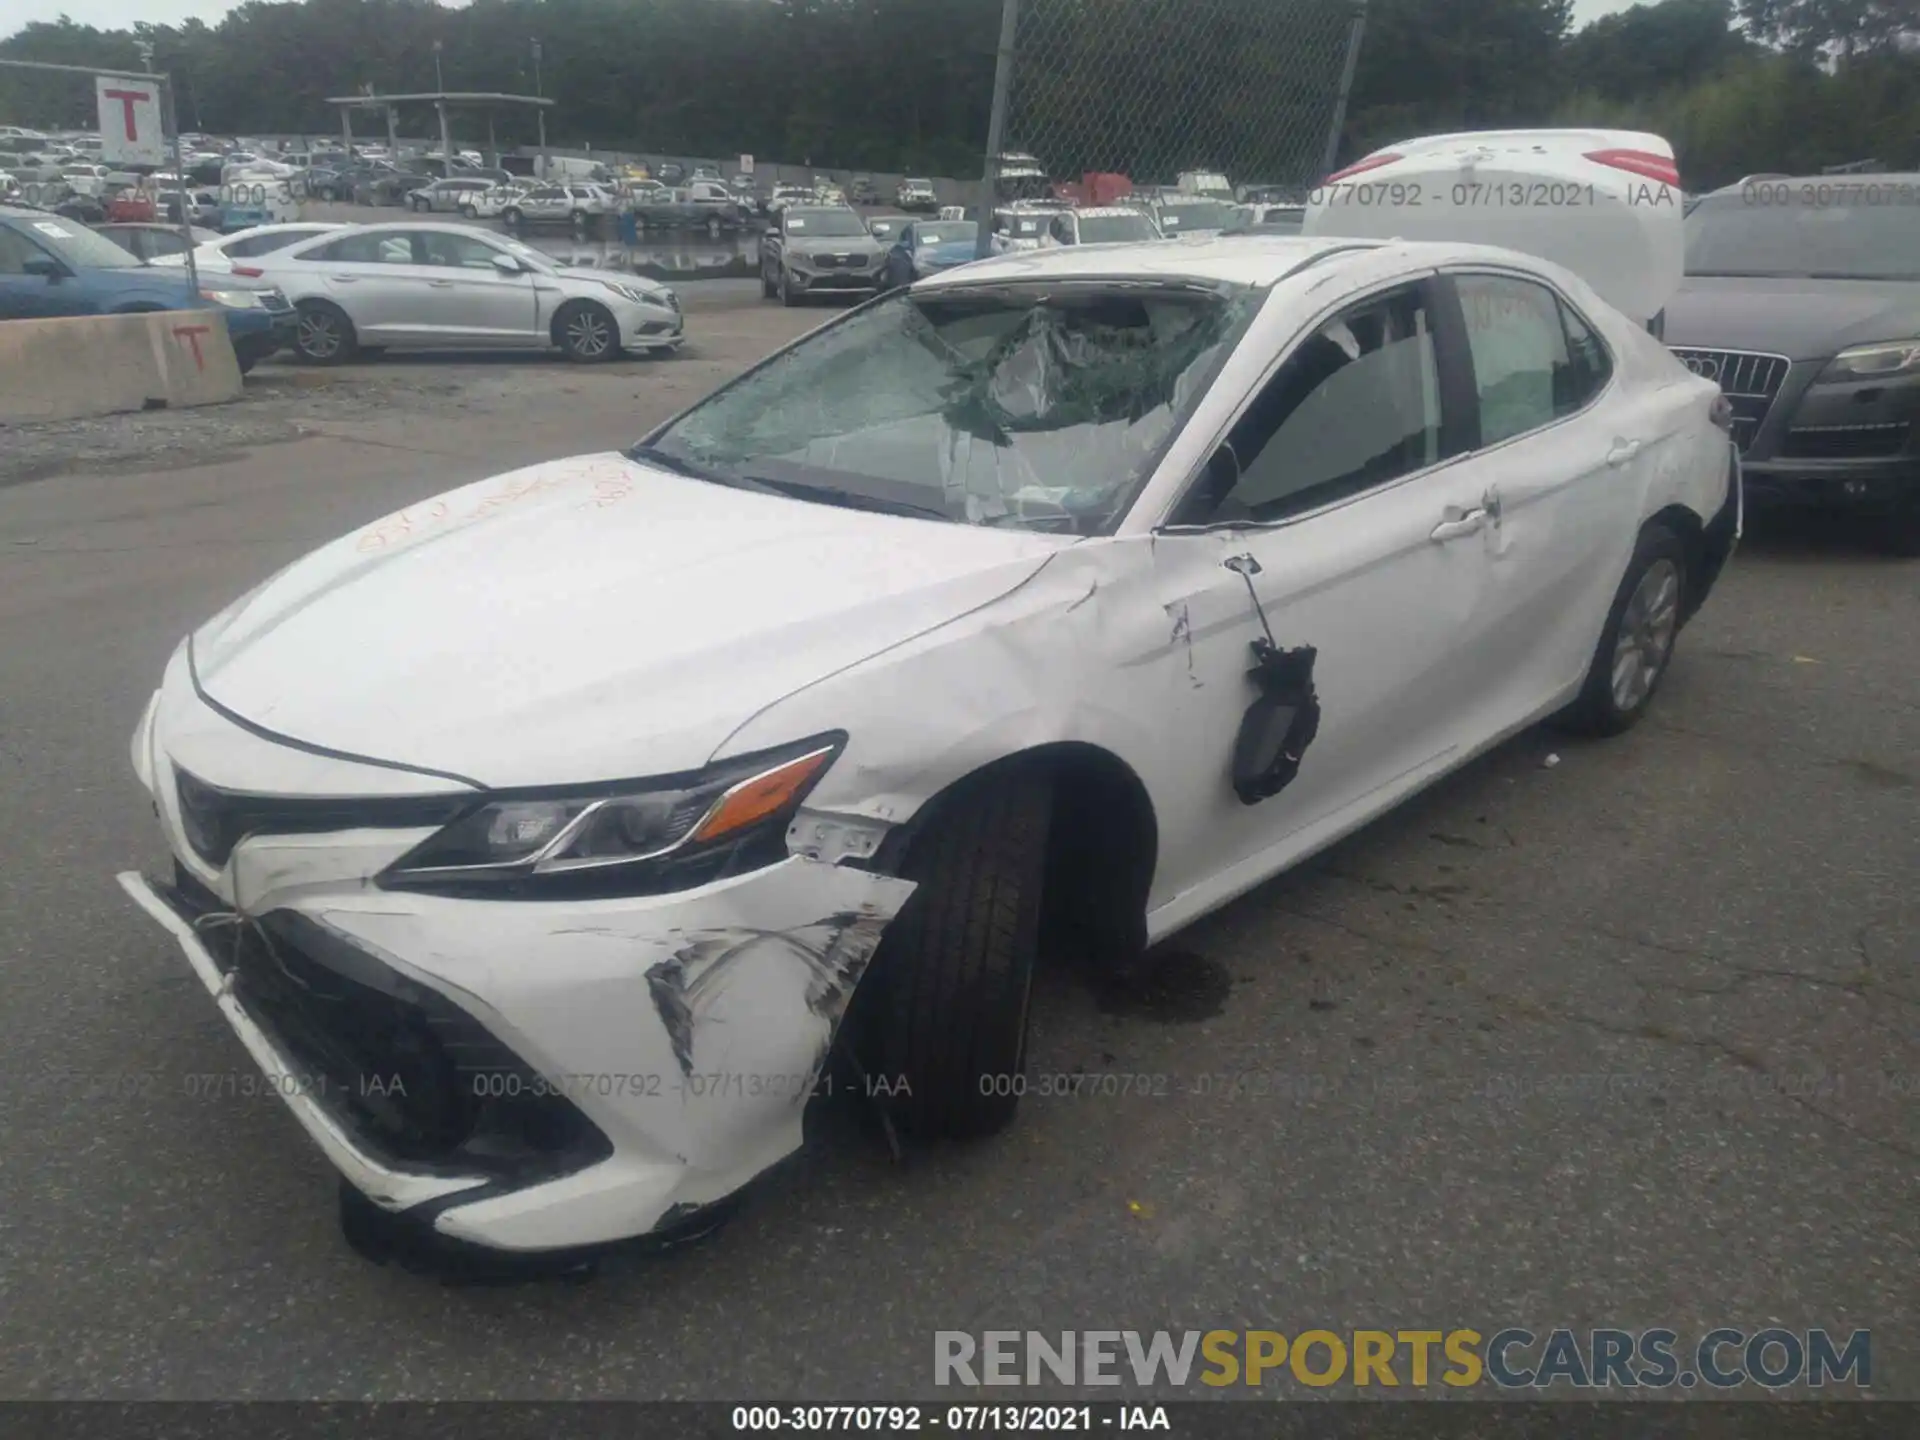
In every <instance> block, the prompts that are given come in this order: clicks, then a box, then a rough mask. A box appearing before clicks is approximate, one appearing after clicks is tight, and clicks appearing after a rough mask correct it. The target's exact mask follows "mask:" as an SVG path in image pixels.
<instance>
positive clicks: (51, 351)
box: [0, 310, 241, 424]
mask: <svg viewBox="0 0 1920 1440" xmlns="http://www.w3.org/2000/svg"><path fill="white" fill-rule="evenodd" d="M240 386H241V381H240V366H239V363H238V362H237V361H236V360H235V359H234V355H233V341H232V339H231V338H229V337H228V335H227V317H226V316H225V315H223V314H221V313H220V312H219V311H218V310H161V311H153V312H149V313H146V314H140V315H90V316H83V317H79V318H76V319H71V320H4V321H0V420H4V421H7V422H10V423H13V424H19V423H22V422H27V421H34V420H77V419H79V418H81V417H83V416H87V415H116V414H119V413H121V412H122V411H127V410H158V409H163V408H164V409H177V408H181V407H184V406H189V405H217V404H219V403H220V402H222V401H225V400H237V399H239V398H240Z"/></svg>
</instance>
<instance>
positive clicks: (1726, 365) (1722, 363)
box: [1672, 345, 1788, 453]
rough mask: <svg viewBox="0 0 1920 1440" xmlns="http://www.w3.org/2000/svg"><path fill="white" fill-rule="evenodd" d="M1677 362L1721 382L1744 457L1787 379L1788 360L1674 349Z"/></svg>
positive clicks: (1735, 352) (1755, 353)
mask: <svg viewBox="0 0 1920 1440" xmlns="http://www.w3.org/2000/svg"><path fill="white" fill-rule="evenodd" d="M1672 350H1673V354H1674V358H1675V359H1677V360H1678V361H1679V362H1680V363H1681V364H1682V365H1685V366H1686V367H1687V369H1689V370H1691V371H1692V372H1693V373H1694V374H1696V375H1699V376H1703V377H1704V378H1706V379H1708V380H1714V381H1717V382H1718V383H1719V385H1720V391H1721V393H1722V394H1723V395H1725V396H1726V397H1727V399H1728V400H1729V401H1730V402H1731V403H1732V405H1733V440H1734V443H1735V444H1736V445H1738V446H1739V447H1740V449H1741V451H1742V452H1743V453H1744V452H1745V450H1746V448H1747V447H1748V446H1749V445H1751V444H1752V443H1753V437H1754V436H1755V435H1756V434H1758V433H1759V430H1760V425H1761V423H1762V422H1763V421H1764V420H1765V419H1766V418H1767V412H1768V411H1769V410H1771V409H1772V408H1773V401H1774V397H1775V396H1777V395H1778V394H1779V393H1780V386H1781V384H1782V383H1783V382H1784V381H1785V380H1786V378H1787V366H1788V361H1787V357H1786V356H1784V355H1765V354H1761V353H1760V352H1758V351H1753V350H1697V349H1693V348H1691V347H1688V346H1680V345H1675V346H1673V347H1672Z"/></svg>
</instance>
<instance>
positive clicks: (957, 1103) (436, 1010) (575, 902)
mask: <svg viewBox="0 0 1920 1440" xmlns="http://www.w3.org/2000/svg"><path fill="white" fill-rule="evenodd" d="M1587 218H1588V217H1582V223H1585V221H1586V219H1587ZM1647 318H1648V317H1647V316H1645V315H1627V314H1623V313H1621V312H1620V311H1619V310H1617V309H1616V308H1614V306H1612V305H1610V304H1609V303H1608V301H1607V299H1605V298H1603V296H1602V294H1601V293H1599V292H1598V291H1597V290H1596V289H1594V288H1590V287H1589V285H1588V284H1587V283H1586V282H1584V281H1583V280H1582V279H1581V278H1579V277H1578V276H1576V275H1575V274H1573V273H1571V272H1570V271H1568V270H1565V269H1562V268H1560V267H1558V266H1556V265H1555V264H1552V263H1550V262H1548V261H1546V260H1544V259H1535V258H1529V257H1527V256H1523V255H1520V254H1517V253H1514V252H1511V251H1505V250H1497V249H1491V248H1481V247H1477V246H1472V245H1461V244H1446V243H1437V242H1422V243H1400V242H1397V241H1393V240H1365V241H1362V240H1355V239H1352V238H1348V239H1337V238H1291V237H1289V238H1280V239H1271V238H1264V237H1249V238H1244V239H1221V240H1213V241H1207V242H1201V243H1175V244H1147V245H1138V246H1107V247H1076V248H1071V249H1061V250H1051V251H1043V252H1037V253H1029V254H1017V255H1008V256H1004V257H1000V258H996V259H989V260H984V261H981V262H978V263H976V264H974V265H971V266H966V267H963V268H961V269H959V270H955V271H952V272H950V273H947V274H943V275H940V276H937V277H934V278H932V279H929V280H926V281H923V282H921V283H919V284H917V285H915V286H913V287H912V288H910V289H906V290H900V291H895V292H893V293H892V294H889V295H887V296H884V297H881V298H879V299H877V300H874V301H872V302H870V303H868V304H865V305H863V306H861V307H859V308H857V309H855V310H853V311H851V312H849V313H847V314H846V315H844V316H842V317H840V318H838V319H836V320H834V321H833V322H831V323H829V324H827V325H826V326H824V327H822V328H821V329H819V330H817V331H815V332H813V333H812V334H811V335H809V336H807V337H805V338H803V339H801V340H800V341H798V342H797V343H796V344H794V345H792V346H790V347H788V348H787V349H785V350H783V351H781V352H779V353H778V354H776V355H775V356H773V357H772V358H770V359H769V360H767V361H766V362H764V363H762V364H761V365H760V366H758V367H757V368H755V369H753V370H751V371H749V372H747V373H746V374H745V375H743V376H742V377H741V378H739V379H738V380H736V381H734V382H733V383H731V384H729V385H727V386H726V387H724V388H723V389H721V390H720V391H719V392H717V393H716V394H714V395H713V396H711V397H710V398H708V399H706V400H705V401H703V402H701V403H699V404H697V405H695V406H694V407H693V408H692V409H691V410H689V411H688V412H686V413H685V414H684V415H682V416H680V417H679V418H678V419H676V420H674V421H672V422H670V423H668V424H666V425H665V426H663V427H661V428H660V429H658V430H656V431H655V432H654V433H652V434H651V435H649V436H648V437H647V438H646V439H645V440H644V441H643V442H642V443H640V444H639V445H637V446H636V447H635V448H634V449H633V450H632V451H631V452H628V453H626V454H605V455H593V456H586V457H582V458H577V459H570V460H561V461H556V462H553V463H550V464H543V465H537V466H534V467H532V468H530V469H526V470H522V471H518V472H515V473H513V474H509V475H505V476H502V477H499V478H497V479H493V480H488V481H485V482H482V483H480V484H477V485H471V486H468V487H466V488H464V489H460V490H456V491H454V492H452V493H450V494H448V495H446V496H444V497H443V498H441V499H439V500H436V501H433V502H430V503H427V504H423V505H420V506H416V507H413V508H410V509H408V510H405V511H403V512H401V513H398V514H395V515H392V516H389V517H387V518H385V519H383V520H380V521H378V522H377V523H374V524H372V525H369V526H367V527H366V528H364V529H361V530H358V531H356V532H354V533H352V534H349V535H347V536H345V537H344V538H342V539H340V540H338V541H336V542H334V543H332V544H330V545H328V546H326V547H325V548H323V549H321V550H319V551H318V552H316V553H315V554H313V555H311V556H309V557H307V558H305V559H303V560H301V561H299V562H297V563H296V564H294V565H292V566H291V567H289V568H288V569H286V570H284V571H282V572H281V573H279V574H278V575H276V576H274V577H273V578H271V579H270V580H268V581H267V582H266V583H264V584H263V585H261V586H260V587H259V588H258V589H256V590H254V591H253V592H252V593H250V594H249V595H247V596H245V597H244V598H242V599H241V600H239V601H237V602H235V603H234V604H233V605H232V606H231V607H230V608H229V609H228V610H227V611H225V612H224V613H223V614H221V615H219V616H217V617H216V618H215V619H213V620H212V621H210V622H208V623H207V624H206V625H205V626H203V627H202V628H200V629H199V630H197V631H196V632H195V633H194V634H193V635H192V636H191V637H190V638H189V639H188V640H186V641H185V642H184V643H183V644H182V645H181V647H180V648H179V650H178V652H177V653H176V654H175V655H174V656H173V658H172V661H171V663H170V664H169V665H168V667H167V669H166V673H165V676H164V679H163V681H162V684H161V686H160V689H159V691H158V692H157V693H156V695H155V696H154V698H153V701H152V702H151V704H150V706H149V708H148V710H147V713H146V715H145V717H144V718H143V719H142V721H141V723H140V726H139V729H138V733H137V735H136V737H135V740H134V744H133V754H134V762H135V765H136V767H137V768H138V771H139V774H140V777H141V779H142V781H143V782H144V783H145V785H146V786H147V788H148V789H149V790H150V791H151V793H152V796H153V799H154V804H155V809H156V811H157V813H158V815H159V817H160V822H161V825H162V827H163V829H164V831H165V835H166V838H167V841H168V844H169V847H170V849H171V851H172V854H173V857H174V861H175V869H174V871H173V873H172V874H171V875H170V876H167V877H164V878H155V879H147V878H143V877H141V876H138V875H134V874H128V875H125V876H123V877H121V878H122V883H123V884H124V886H125V888H126V889H127V890H128V892H129V893H130V894H131V895H132V896H133V897H134V898H135V899H136V900H137V901H138V902H139V903H140V904H141V905H142V906H143V907H144V908H145V909H146V910H147V911H148V912H149V913H150V914H151V915H152V916H153V918H154V919H156V920H157V921H158V922H159V923H160V924H161V925H163V926H165V927H166V928H167V929H168V930H169V931H171V932H172V934H173V936H174V937H175V939H176V940H177V941H178V943H179V945H180V947H181V948H182V949H183V950H184V951H185V953H186V955H187V957H188V959H189V960H190V961H191V963H192V965H193V967H194V969H195V970H196V971H197V972H198V974H199V976H200V978H201V980H202V981H203V982H204V983H205V984H206V986H207V988H208V990H210V991H211V992H212V993H213V995H214V996H215V998H216V1001H217V1003H218V1005H219V1007H220V1009H221V1010H222V1012H223V1013H224V1014H225V1016H226V1018H227V1020H228V1021H229V1023H230V1024H231V1025H232V1027H233V1028H234V1030H235V1031H236V1032H237V1033H238V1035H239V1037H240V1038H241V1040H242V1041H243V1042H244V1043H245V1045H246V1046H247V1048H248V1049H249V1050H250V1051H251V1052H252V1054H253V1056H254V1057H255V1059H256V1060H257V1061H258V1063H259V1064H260V1065H261V1066H263V1067H264V1068H265V1069H266V1070H267V1071H268V1072H269V1073H270V1074H271V1075H273V1076H275V1077H279V1079H280V1082H281V1083H280V1084H279V1086H278V1088H279V1089H280V1090H281V1091H282V1093H284V1094H285V1095H286V1098H287V1101H288V1104H289V1105H290V1107H291V1109H292V1111H293V1113H294V1114H295V1115H296V1116H297V1117H298V1118H299V1120H300V1122H301V1124H302V1125H303V1126H304V1127H305V1128H306V1130H307V1131H308V1132H309V1134H310V1135H311V1136H312V1138H313V1139H314V1140H315V1141H316V1142H317V1143H318V1144H319V1145H320V1146H321V1147H322V1148H323V1149H324V1150H325V1152H326V1153H327V1155H328V1156H329V1157H330V1158H331V1159H332V1161H333V1162H334V1164H335V1165H336V1166H337V1167H338V1168H339V1169H340V1171H341V1172H342V1173H343V1174H344V1176H345V1177H346V1178H347V1180H349V1181H350V1182H351V1183H352V1185H353V1186H354V1187H356V1188H357V1189H358V1190H359V1191H360V1192H362V1193H363V1194H364V1195H365V1196H366V1197H368V1198H369V1199H370V1200H371V1201H372V1202H373V1203H374V1204H375V1205H377V1206H379V1207H381V1208H382V1209H384V1210H386V1211H389V1212H393V1213H396V1214H404V1215H406V1216H409V1217H411V1218H412V1219H413V1220H415V1221H417V1222H419V1223H421V1224H424V1225H427V1226H430V1227H431V1228H432V1230H433V1231H434V1232H436V1233H437V1234H439V1235H441V1236H445V1237H453V1238H456V1239H459V1240H465V1241H470V1242H474V1243H477V1244H479V1245H482V1246H487V1247H493V1248H495V1249H500V1250H511V1251H541V1250H552V1249H558V1248H565V1247H576V1246H588V1245H593V1244H596V1243H599V1242H606V1241H613V1240H616V1239H620V1238H623V1237H631V1236H638V1235H643V1234H648V1233H658V1232H663V1231H668V1230H670V1229H671V1227H674V1226H676V1225H682V1224H686V1223H689V1222H690V1219H692V1218H697V1216H698V1215H699V1214H701V1213H703V1212H704V1211H705V1210H706V1208H707V1207H709V1206H712V1205H713V1204H714V1203H715V1202H718V1201H720V1200H721V1199H723V1198H724V1197H726V1196H728V1195H730V1194H732V1193H733V1192H735V1191H737V1190H738V1189H739V1188H740V1187H742V1186H743V1185H745V1184H746V1183H747V1182H748V1181H749V1180H751V1179H753V1178H754V1177H755V1176H756V1175H758V1174H760V1173H761V1172H762V1171H764V1170H766V1169H767V1168H768V1167H769V1166H771V1165H773V1164H774V1163H775V1162H777V1161H778V1160H780V1159H781V1158H782V1157H783V1156H786V1155H788V1154H790V1153H791V1152H792V1151H793V1150H795V1148H796V1147H797V1146H798V1145H799V1143H800V1138H801V1116H802V1112H803V1109H804V1107H805V1104H806V1102H807V1099H808V1097H809V1096H810V1095H811V1094H812V1093H814V1090H815V1088H816V1085H817V1082H818V1077H819V1075H820V1073H821V1067H822V1065H823V1064H824V1063H825V1061H826V1059H827V1057H828V1054H829V1050H830V1048H831V1047H834V1046H836V1045H839V1046H841V1047H843V1049H844V1051H845V1052H846V1053H848V1054H850V1055H852V1056H853V1057H854V1059H855V1060H856V1061H857V1063H858V1065H859V1067H860V1069H861V1071H862V1072H863V1073H865V1074H867V1075H869V1076H872V1077H876V1079H877V1081H878V1082H879V1088H880V1091H881V1093H882V1094H883V1095H884V1097H885V1098H884V1102H883V1103H885V1104H886V1105H887V1106H888V1107H890V1111H891V1114H892V1115H893V1117H894V1118H895V1119H897V1120H898V1121H899V1122H900V1123H901V1124H902V1125H903V1126H905V1127H907V1128H909V1129H911V1130H913V1131H914V1132H917V1133H919V1134H921V1135H948V1136H953V1135H978V1134H983V1133H987V1132H990V1131H993V1130H995V1129H996V1128H998V1127H1000V1126H1002V1125H1004V1124H1005V1123H1006V1122H1007V1121H1008V1120H1009V1119H1010V1118H1011V1116H1012V1113H1013V1109H1014V1106H1015V1103H1016V1101H1015V1099H1014V1097H1013V1095H1012V1094H1011V1093H1009V1092H1011V1091H1015V1090H1016V1089H1017V1087H1016V1086H1014V1085H1012V1084H1009V1083H1005V1080H1004V1077H1007V1076H1009V1075H1013V1074H1016V1073H1018V1072H1019V1071H1020V1069H1021V1066H1022V1063H1023V1056H1024V1047H1025V1035H1026V1030H1027V1000H1028V993H1029V983H1030V978H1031V975H1032V972H1033V967H1034V964H1035V959H1036V956H1037V954H1039V953H1040V952H1041V950H1042V949H1043V948H1045V949H1047V950H1048V951H1049V953H1052V952H1054V951H1056V950H1059V949H1072V950H1075V951H1077V952H1079V953H1081V954H1082V955H1084V956H1085V957H1086V958H1087V959H1089V960H1090V961H1091V962H1092V963H1094V964H1096V965H1102V966H1114V965H1120V964H1123V963H1124V962H1125V961H1127V960H1128V959H1129V958H1131V957H1134V956H1137V955H1138V954H1139V953H1140V952H1141V951H1142V949H1143V948H1144V947H1145V946H1147V945H1148V944H1149V943H1150V942H1152V941H1154V940H1156V939H1158V938H1159V937H1162V936H1164V935H1166V934H1168V933H1169V932H1171V931H1173V930H1175V929H1177V928H1178V927H1180V926H1182V925H1185V924H1187V923H1188V922H1190V921H1192V920H1193V919H1195V918H1196V917H1198V916H1200V915H1202V914H1204V913H1206V912H1208V911H1210V910H1212V909H1214V908H1216V907H1218V906H1220V905H1222V904H1224V903H1225V902H1227V901H1228V900H1231V899H1232V898H1234V897H1235V896H1237V895H1239V894H1241V893H1243V892H1245V891H1247V890H1248V889H1250V888H1252V887H1253V886H1255V885H1257V884H1259V883H1260V882H1261V881H1262V880H1264V879H1266V878H1268V877H1269V876H1272V875H1274V874H1275V873H1277V872H1279V871H1281V870H1284V869H1285V868H1287V867H1288V866H1290V865H1292V864H1294V863H1295V862H1297V861H1299V860H1300V859H1302V858H1303V857H1305V856H1307V855H1309V854H1311V853H1312V852H1314V851H1317V850H1319V849H1321V848H1322V847H1324V846H1326V845H1328V844H1330V843H1331V842H1333V841H1334V840H1336V839H1338V838H1339V837H1341V836H1343V835H1345V834H1347V833H1348V832H1350V831H1352V830H1354V829H1355V828H1357V827H1358V826H1360V825H1362V824H1364V823H1365V822H1366V821H1368V820H1369V819H1371V818H1372V817H1374V816H1377V815H1379V814H1380V813H1381V812H1382V811H1385V810H1387V809H1388V808H1390V807H1391V806H1393V805H1394V804H1396V803H1397V802H1399V801H1401V800H1403V799H1405V798H1406V797H1407V796H1408V795H1410V794H1412V793H1413V792H1415V791H1417V790H1419V789H1421V788H1422V787H1424V786H1426V785H1428V784H1429V783H1431V782H1432V781H1433V780H1435V779H1436V778H1438V777H1439V776H1441V775H1443V774H1445V773H1446V772H1448V771H1450V770H1452V769H1454V768H1455V767H1457V766H1459V765H1461V764H1462V763H1463V762H1465V761H1466V760H1467V759H1469V758H1470V757H1471V756H1473V755H1475V754H1477V753H1479V752H1482V751H1484V750H1486V749H1488V748H1489V747H1490V746H1493V745H1495V744H1497V743H1498V742H1499V741H1500V740H1502V739H1503V738H1504V737H1506V736H1509V735H1512V734H1513V733H1515V732H1516V731H1518V730H1520V729H1522V728H1524V727H1526V726H1528V725H1531V724H1533V723H1534V722H1535V721H1538V720H1540V719H1542V718H1543V717H1547V716H1552V715H1554V714H1556V712H1565V714H1566V716H1567V718H1569V719H1570V720H1572V721H1574V722H1577V723H1578V724H1580V725H1582V726H1584V727H1586V728H1587V729H1589V730H1593V731H1598V732H1613V731H1618V730H1621V729H1624V728H1625V727H1627V726H1628V725H1630V724H1632V723H1633V722H1634V721H1635V720H1636V719H1637V718H1638V717H1639V716H1640V715H1641V714H1642V713H1643V712H1644V710H1645V708H1646V706H1647V705H1648V703H1649V701H1650V700H1651V698H1652V697H1653V694H1654V692H1655V689H1656V687H1657V686H1658V684H1659V681H1660V678H1661V675H1662V674H1663V672H1664V670H1665V668H1666V665H1667V662H1668V658H1669V656H1670V655H1671V654H1672V650H1673V644H1674V638H1675V635H1676V633H1677V631H1678V630H1679V628H1680V626H1681V625H1682V624H1684V623H1685V621H1686V619H1687V617H1688V616H1689V615H1690V614H1691V613H1692V612H1693V611H1694V610H1695V609H1696V608H1697V607H1698V606H1699V604H1700V603H1701V601H1702V600H1703V598H1704V597H1705V596H1706V594H1707V592H1708V590H1709V588H1710V587H1711V586H1712V585H1713V583H1714V580H1715V577H1716V575H1717V574H1718V572H1719V570H1720V567H1721V566H1722V564H1723V563H1724V562H1725V560H1726V558H1727V556H1728V555H1729V553H1730V552H1731V550H1732V548H1733V545H1734V541H1735V538H1736V535H1737V532H1738V528H1739V523H1738V522H1739V499H1738V497H1739V484H1738V470H1737V461H1736V458H1735V454H1734V451H1733V448H1732V446H1731V444H1730V442H1729V437H1728V434H1727V430H1726V425H1727V423H1728V422H1727V416H1726V413H1725V404H1724V402H1723V401H1721V400H1720V397H1719V391H1718V390H1717V388H1716V387H1715V386H1714V385H1713V384H1712V383H1711V382H1709V381H1705V380H1701V379H1699V378H1697V377H1695V376H1693V375H1690V374H1689V373H1688V372H1687V371H1686V370H1685V369H1684V368H1683V367H1682V366H1681V365H1680V364H1679V363H1678V362H1677V361H1676V360H1674V359H1673V358H1672V357H1671V356H1670V355H1669V354H1668V353H1667V352H1666V350H1665V349H1663V348H1662V347H1661V345H1660V344H1659V343H1658V342H1657V341H1656V340H1655V339H1654V338H1653V337H1652V336H1651V335H1650V334H1649V333H1648V331H1647V329H1646V325H1645V321H1646V319H1647ZM1043 937H1044V938H1043Z"/></svg>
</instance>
